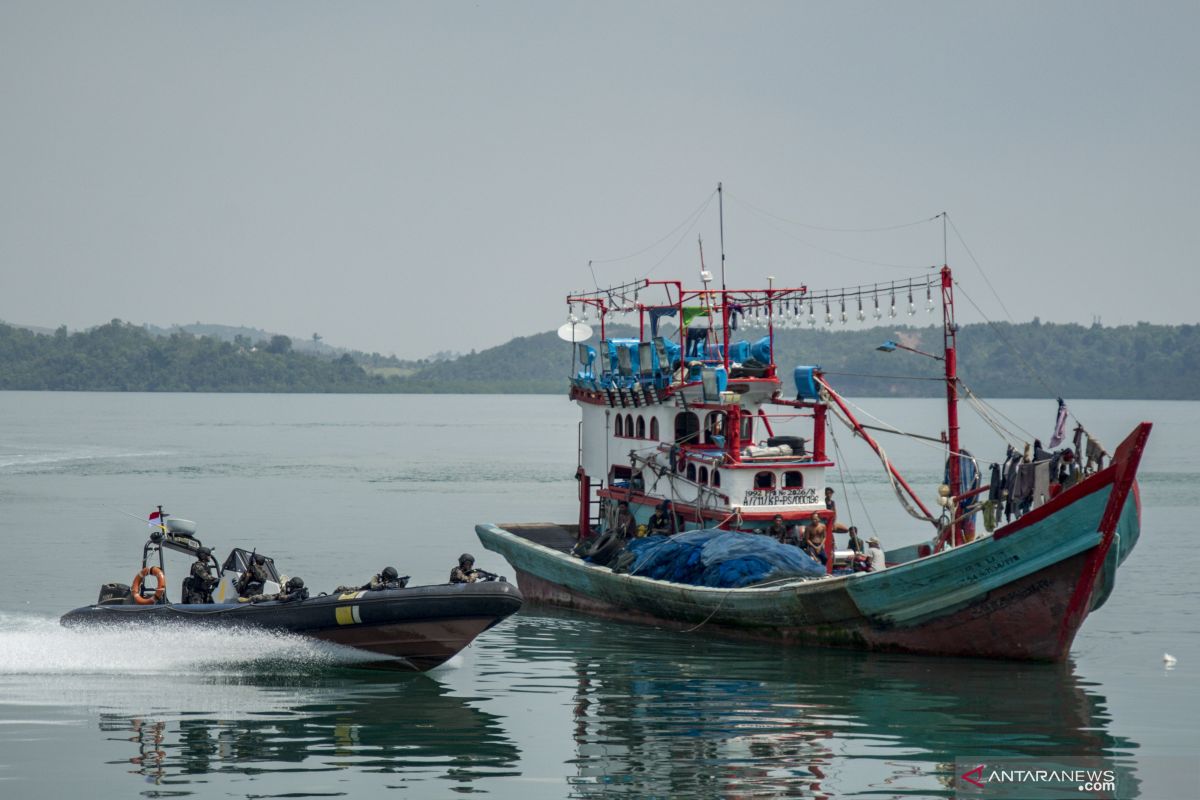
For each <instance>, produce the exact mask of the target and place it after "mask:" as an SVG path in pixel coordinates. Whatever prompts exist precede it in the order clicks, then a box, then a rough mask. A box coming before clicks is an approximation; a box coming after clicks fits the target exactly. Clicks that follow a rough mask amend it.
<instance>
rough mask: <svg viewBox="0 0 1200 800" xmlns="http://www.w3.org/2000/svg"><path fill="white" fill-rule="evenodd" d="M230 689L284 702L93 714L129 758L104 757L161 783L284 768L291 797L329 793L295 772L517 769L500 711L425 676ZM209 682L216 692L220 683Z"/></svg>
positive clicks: (323, 679)
mask: <svg viewBox="0 0 1200 800" xmlns="http://www.w3.org/2000/svg"><path fill="white" fill-rule="evenodd" d="M226 685H227V684H226ZM237 687H238V689H239V690H244V689H245V688H246V687H254V688H256V689H257V690H259V691H260V692H261V693H262V694H263V695H265V696H270V695H273V694H274V695H278V696H281V697H286V698H289V700H290V702H288V703H286V707H283V708H280V707H278V704H277V703H273V704H271V705H272V706H275V707H274V708H269V709H262V708H256V707H251V709H250V710H249V711H248V713H246V714H244V715H243V716H241V717H240V718H235V719H222V718H215V717H213V716H211V715H208V714H204V713H202V712H186V711H184V712H182V713H178V714H172V715H162V716H151V717H143V716H138V715H129V714H125V713H114V712H101V713H100V717H99V727H100V730H101V731H103V732H105V734H106V735H107V737H108V739H109V740H110V741H116V742H128V743H129V746H128V757H127V758H124V759H122V760H117V761H112V762H109V763H112V764H115V765H119V766H122V767H125V768H126V769H128V770H129V771H130V772H131V773H136V774H139V775H142V776H144V777H146V778H149V779H151V780H152V782H153V783H156V784H160V785H168V784H178V785H182V784H186V783H189V782H192V779H193V778H196V779H199V780H201V781H203V776H207V775H210V774H218V775H219V774H221V773H241V774H265V773H288V774H289V776H290V778H291V779H290V780H288V781H287V783H286V784H284V786H285V787H286V789H287V792H286V793H287V794H288V795H289V796H318V795H320V794H326V793H330V792H328V791H326V792H322V791H317V790H315V789H312V788H310V789H309V790H308V791H305V790H303V789H301V788H299V787H298V786H297V785H296V782H295V780H294V778H295V777H296V775H297V774H300V773H325V772H334V771H350V772H362V773H393V774H395V775H396V776H397V780H395V781H393V782H392V783H394V784H397V785H399V784H402V783H405V782H411V781H414V780H429V779H439V778H440V779H448V780H450V781H453V782H454V783H456V784H469V783H470V782H472V781H477V780H480V779H483V778H491V777H497V776H504V775H515V774H517V765H518V763H519V759H520V753H519V751H518V749H517V747H516V745H514V744H513V743H512V741H511V740H510V739H509V738H508V737H507V736H506V735H505V733H504V731H503V729H502V727H501V725H500V720H499V718H498V717H496V716H495V715H494V714H490V713H488V712H486V711H482V710H480V709H479V708H476V707H474V706H473V705H472V704H471V702H470V701H468V700H464V699H462V698H457V697H454V696H453V695H452V694H451V693H450V690H449V689H448V688H447V687H445V686H444V685H443V684H441V683H439V682H438V681H436V680H431V679H429V678H427V677H424V676H412V677H409V678H407V679H401V680H397V679H396V677H395V676H390V675H376V674H372V673H369V672H365V671H364V672H350V671H347V670H326V671H325V672H324V674H313V675H295V674H293V675H274V676H270V675H268V676H257V677H254V678H249V677H245V676H244V677H242V678H240V679H239V680H238V681H237ZM208 688H209V689H210V690H212V691H213V692H214V693H220V692H221V691H222V688H223V686H222V682H220V681H218V682H214V683H212V684H209V687H208ZM266 782H267V783H271V782H272V781H271V780H270V779H269V778H268V779H267V781H266ZM327 783H328V782H327ZM386 783H387V782H386V781H385V784H386ZM330 788H332V787H330ZM347 791H349V790H348V789H343V790H342V791H341V792H337V791H335V792H333V793H342V792H347Z"/></svg>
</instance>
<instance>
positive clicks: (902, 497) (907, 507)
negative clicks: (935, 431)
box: [822, 389, 940, 525]
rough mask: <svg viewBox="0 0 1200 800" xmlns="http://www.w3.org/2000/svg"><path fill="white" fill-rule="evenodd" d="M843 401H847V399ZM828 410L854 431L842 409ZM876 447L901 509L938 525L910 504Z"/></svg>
mask: <svg viewBox="0 0 1200 800" xmlns="http://www.w3.org/2000/svg"><path fill="white" fill-rule="evenodd" d="M827 391H828V389H822V392H827ZM842 399H843V400H845V398H842ZM846 402H849V401H846ZM828 408H829V410H830V411H832V412H833V416H834V417H835V418H836V419H837V420H838V421H839V422H841V423H842V424H843V425H845V426H846V427H847V428H849V429H850V430H854V425H853V424H852V423H851V422H850V420H849V419H847V418H846V417H844V416H843V415H842V412H841V409H839V408H838V407H837V406H836V405H830V406H828ZM875 447H876V448H877V449H878V450H879V460H880V462H882V463H883V473H884V474H885V475H887V479H888V482H889V483H891V485H892V491H893V492H895V493H896V499H898V500H899V501H900V505H901V507H903V508H904V510H905V511H907V512H908V514H909V516H911V517H913V518H914V519H919V520H921V521H922V522H932V523H933V524H934V525H936V524H937V520H935V519H934V518H933V517H932V516H929V515H928V514H925V513H923V512H922V511H920V510H919V509H916V508H913V505H912V503H910V502H909V500H908V498H907V497H905V495H904V492H903V491H902V490H901V488H900V484H899V483H897V482H896V476H895V475H893V474H892V467H891V461H890V460H889V459H888V455H887V452H886V451H885V450H884V449H883V446H882V445H880V444H879V442H876V443H875ZM939 449H940V448H939Z"/></svg>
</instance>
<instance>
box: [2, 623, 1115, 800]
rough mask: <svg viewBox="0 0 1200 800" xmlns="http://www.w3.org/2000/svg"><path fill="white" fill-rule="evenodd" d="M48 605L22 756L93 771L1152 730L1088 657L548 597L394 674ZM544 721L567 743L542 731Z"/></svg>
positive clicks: (432, 766)
mask: <svg viewBox="0 0 1200 800" xmlns="http://www.w3.org/2000/svg"><path fill="white" fill-rule="evenodd" d="M30 619H31V618H22V617H11V616H10V617H6V618H4V619H0V623H2V624H0V650H3V652H4V653H6V655H4V656H3V657H0V722H4V723H7V724H5V725H0V728H3V729H4V730H3V731H2V732H0V749H3V750H5V751H7V752H8V753H9V755H8V756H6V757H0V759H3V758H10V759H13V763H11V764H7V765H0V766H7V767H8V768H9V769H8V774H9V775H12V774H13V768H15V769H16V770H17V771H19V770H21V769H27V770H31V771H37V770H38V769H39V767H40V768H41V769H42V770H53V769H54V768H55V767H54V766H53V762H51V759H55V758H56V757H57V751H58V749H59V748H61V747H67V748H69V749H70V750H71V751H73V752H74V755H73V759H72V760H73V763H75V764H77V765H79V768H80V769H82V770H83V771H84V773H85V774H88V773H90V774H95V773H96V772H97V771H102V772H104V773H105V776H104V777H105V780H107V781H108V782H110V783H111V782H112V781H114V780H115V781H116V786H118V787H120V786H122V785H125V784H126V783H128V782H136V783H139V784H143V785H144V786H143V793H144V794H146V795H147V796H163V795H165V794H175V793H180V794H189V793H195V792H200V791H202V790H204V789H205V788H206V787H212V786H214V785H216V786H220V787H222V792H223V793H232V794H236V795H246V796H283V795H286V796H290V797H317V796H334V795H346V796H361V795H362V794H364V793H367V792H369V791H374V790H380V789H385V788H396V787H408V788H411V789H414V796H430V795H435V796H441V795H443V794H444V793H445V792H446V791H448V790H454V791H456V792H475V791H486V792H492V793H495V794H497V795H498V796H501V797H510V796H521V797H523V798H531V797H535V796H536V797H562V796H564V795H569V796H572V797H579V798H589V797H596V796H602V795H603V796H608V795H612V794H620V795H626V796H638V797H642V796H650V797H680V796H722V797H744V796H798V797H845V796H860V797H866V796H872V797H875V796H885V797H893V796H901V795H909V796H938V795H940V796H949V795H950V794H952V792H951V790H950V788H949V787H950V785H951V781H952V780H953V760H954V757H955V756H967V755H988V756H1032V757H1039V756H1041V757H1046V756H1082V755H1091V756H1100V757H1102V758H1104V759H1105V762H1106V765H1107V766H1110V767H1112V768H1115V769H1116V770H1117V772H1118V774H1119V776H1120V779H1121V782H1122V784H1123V788H1122V794H1121V796H1122V797H1126V796H1129V797H1132V796H1136V795H1137V787H1138V783H1137V781H1136V779H1135V778H1134V776H1133V774H1132V769H1131V767H1130V766H1129V763H1130V757H1131V755H1132V752H1133V751H1134V750H1135V749H1136V747H1137V745H1136V744H1134V743H1133V742H1130V741H1128V740H1126V739H1122V738H1119V737H1115V736H1113V735H1111V734H1110V733H1109V726H1110V720H1109V717H1108V715H1107V712H1106V710H1105V707H1104V698H1103V697H1102V696H1101V695H1100V694H1099V693H1098V692H1097V691H1096V690H1095V688H1094V687H1092V686H1089V685H1088V684H1086V683H1085V682H1083V681H1081V680H1080V679H1079V678H1078V677H1076V676H1075V675H1074V673H1073V671H1072V669H1071V668H1070V667H1069V666H1067V667H1062V666H1050V665H1021V664H1008V663H992V662H987V661H976V660H943V659H931V658H913V657H906V656H889V655H878V654H863V653H857V652H840V651H831V650H811V651H803V650H786V649H780V648H776V647H773V646H770V645H757V644H752V643H744V642H732V641H725V640H720V639H711V638H705V637H699V636H695V635H687V634H681V633H677V632H668V631H659V630H655V629H653V628H650V627H646V626H635V625H620V624H614V623H610V622H604V621H599V620H595V619H590V618H585V617H576V616H570V615H565V614H545V613H541V612H539V613H537V614H518V615H517V616H515V617H513V618H512V619H510V620H509V621H507V622H506V623H504V624H502V625H501V626H499V627H498V628H496V629H494V630H492V631H489V632H488V633H487V634H485V635H484V636H483V637H481V638H480V639H479V640H478V641H477V643H476V645H475V646H474V647H473V648H472V649H471V651H469V653H468V655H467V657H466V658H465V659H463V658H462V657H460V658H459V659H456V662H452V665H453V664H454V663H457V665H458V667H459V668H458V669H455V668H453V666H452V668H451V669H448V670H439V671H436V672H434V673H433V674H432V675H419V676H396V675H392V674H382V673H374V672H370V671H365V670H358V669H355V668H353V661H352V660H350V661H348V660H346V659H347V658H349V659H352V658H353V656H352V655H351V654H345V653H343V654H339V653H338V652H336V651H329V650H328V649H323V646H322V645H320V644H319V643H312V642H308V640H304V639H299V638H297V637H274V636H269V635H266V634H249V633H242V634H230V633H214V632H200V633H195V632H192V633H188V632H178V631H176V632H168V633H167V634H165V635H164V637H163V638H161V639H159V638H156V637H155V636H154V635H153V634H150V633H148V632H146V631H91V632H75V631H67V630H65V629H62V628H59V627H58V626H56V625H54V624H53V622H52V621H48V620H44V619H43V620H34V621H30ZM247 654H257V655H256V656H255V657H253V658H248V657H247ZM535 707H537V708H540V709H542V711H541V712H540V713H535V712H534V711H532V710H531V709H533V708H535ZM547 709H548V711H547ZM50 725H54V726H58V727H56V728H55V729H54V730H55V734H54V737H53V738H54V739H55V740H56V741H57V744H58V747H56V748H45V747H42V748H40V749H38V748H32V749H30V751H29V752H32V753H35V754H37V755H35V756H34V758H35V759H36V758H41V759H43V762H44V763H42V764H40V765H39V764H36V763H32V764H21V763H20V762H19V758H20V756H19V755H14V752H18V753H19V752H20V751H19V747H20V746H21V745H22V744H24V743H28V742H32V741H34V740H35V739H36V737H38V736H44V735H45V732H46V731H47V730H49V728H48V727H47V726H50ZM97 728H98V731H99V734H100V735H99V736H97V735H96V733H97ZM547 729H549V733H547ZM64 732H65V733H64ZM60 734H61V735H60ZM539 737H542V738H546V737H549V740H550V741H552V742H554V743H555V744H556V745H557V747H558V749H557V750H553V752H551V749H549V748H544V747H542V746H541V745H540V744H527V743H528V742H538V741H539ZM518 742H520V743H521V744H520V745H518ZM10 745H14V746H16V747H18V750H17V751H13V750H12V749H11V747H10ZM50 751H54V752H50ZM548 753H549V754H550V756H551V757H553V758H554V759H556V760H555V761H554V763H552V764H546V763H545V759H546V758H547V757H548ZM146 784H148V785H149V786H145V785H146Z"/></svg>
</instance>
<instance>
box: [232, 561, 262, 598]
mask: <svg viewBox="0 0 1200 800" xmlns="http://www.w3.org/2000/svg"><path fill="white" fill-rule="evenodd" d="M269 580H271V573H270V572H268V571H267V559H266V556H260V555H257V554H256V555H254V556H252V557H251V558H250V563H249V564H248V565H246V570H245V571H244V572H243V573H242V574H241V575H239V576H238V579H237V583H235V584H234V585H233V588H235V589H237V593H238V596H239V597H251V596H254V595H260V593H261V592H262V589H263V584H265V583H266V582H267V581H269Z"/></svg>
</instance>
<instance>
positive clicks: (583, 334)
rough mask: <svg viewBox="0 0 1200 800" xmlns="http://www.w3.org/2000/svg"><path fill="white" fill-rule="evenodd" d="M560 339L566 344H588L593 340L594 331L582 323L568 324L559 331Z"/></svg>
mask: <svg viewBox="0 0 1200 800" xmlns="http://www.w3.org/2000/svg"><path fill="white" fill-rule="evenodd" d="M558 338H560V339H562V340H563V341H564V342H586V341H587V340H588V339H590V338H592V329H591V327H589V326H587V325H584V324H583V323H582V322H568V323H566V324H565V325H563V326H562V327H561V328H559V329H558Z"/></svg>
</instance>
